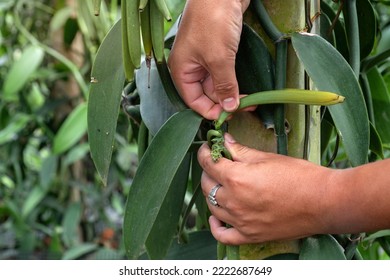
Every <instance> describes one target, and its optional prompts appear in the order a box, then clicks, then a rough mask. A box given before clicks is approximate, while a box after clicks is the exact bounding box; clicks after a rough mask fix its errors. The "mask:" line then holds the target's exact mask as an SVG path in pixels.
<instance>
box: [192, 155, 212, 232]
mask: <svg viewBox="0 0 390 280" xmlns="http://www.w3.org/2000/svg"><path fill="white" fill-rule="evenodd" d="M202 172H203V169H202V167H201V166H200V164H199V162H198V158H197V157H196V154H195V155H194V156H193V157H192V165H191V179H192V192H193V195H196V198H195V199H196V200H195V206H196V209H197V211H198V217H197V218H199V219H200V220H201V222H202V224H203V225H204V226H205V227H206V228H209V222H208V218H209V215H210V214H209V210H208V207H207V203H206V200H205V198H204V196H203V194H202V189H201V186H200V180H201V177H202ZM196 192H198V194H197V193H196Z"/></svg>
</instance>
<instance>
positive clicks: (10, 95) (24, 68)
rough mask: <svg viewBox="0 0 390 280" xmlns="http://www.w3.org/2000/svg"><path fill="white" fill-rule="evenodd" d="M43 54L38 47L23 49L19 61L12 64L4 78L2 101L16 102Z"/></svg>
mask: <svg viewBox="0 0 390 280" xmlns="http://www.w3.org/2000/svg"><path fill="white" fill-rule="evenodd" d="M43 56H44V52H43V50H42V48H40V47H39V46H35V45H33V46H29V47H27V48H26V49H24V51H23V53H22V55H21V57H20V58H19V60H17V61H15V62H14V63H13V64H12V67H11V69H10V70H9V72H8V74H7V75H6V77H5V80H4V85H3V100H5V101H18V100H19V97H18V92H19V90H21V89H22V88H23V87H24V85H25V84H26V83H27V81H28V80H29V78H30V77H31V75H32V74H33V73H35V71H36V70H37V69H38V67H39V66H40V65H41V63H42V60H43Z"/></svg>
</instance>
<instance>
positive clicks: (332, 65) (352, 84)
mask: <svg viewBox="0 0 390 280" xmlns="http://www.w3.org/2000/svg"><path fill="white" fill-rule="evenodd" d="M292 44H293V47H294V49H295V51H296V53H297V55H298V57H299V59H300V61H301V62H302V64H303V66H304V68H305V69H306V71H307V73H308V74H309V76H310V78H311V79H312V80H313V82H314V84H315V86H316V87H317V88H318V89H319V90H323V91H330V92H335V93H338V94H340V95H343V96H344V97H345V101H344V103H342V104H337V105H333V106H329V108H328V109H329V111H330V113H331V115H332V118H333V120H334V123H335V125H336V128H337V130H338V131H339V132H340V134H341V137H342V140H343V143H344V146H345V150H346V153H347V155H348V158H349V161H350V163H351V165H352V166H357V165H361V164H364V163H366V162H367V154H368V147H369V137H370V136H369V122H368V114H367V108H366V105H365V101H364V98H363V93H362V91H361V88H360V86H359V82H358V81H357V79H356V77H355V75H354V73H353V71H352V69H351V67H350V66H349V65H348V63H347V62H346V61H345V59H344V58H343V57H342V56H341V54H340V53H339V52H338V51H337V50H336V49H335V48H334V47H333V46H332V45H331V44H329V43H328V42H327V41H326V40H325V39H323V38H321V37H319V36H316V35H313V34H307V33H294V34H293V35H292Z"/></svg>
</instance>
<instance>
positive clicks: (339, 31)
mask: <svg viewBox="0 0 390 280" xmlns="http://www.w3.org/2000/svg"><path fill="white" fill-rule="evenodd" d="M321 12H323V13H324V14H326V15H327V16H328V18H329V20H330V21H331V22H333V21H335V25H334V27H333V30H327V31H326V32H332V33H333V34H334V38H335V47H336V48H337V50H338V51H339V52H340V53H341V54H342V56H343V57H344V58H345V59H348V57H349V51H348V43H347V34H346V32H345V28H344V25H343V24H342V22H341V20H340V18H338V19H336V12H335V11H334V10H333V9H332V8H331V7H330V6H329V5H328V4H327V3H326V2H325V1H321ZM322 32H325V31H322Z"/></svg>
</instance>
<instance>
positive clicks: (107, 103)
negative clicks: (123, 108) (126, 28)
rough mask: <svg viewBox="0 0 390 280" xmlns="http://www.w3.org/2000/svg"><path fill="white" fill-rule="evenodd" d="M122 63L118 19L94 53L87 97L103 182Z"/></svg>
mask: <svg viewBox="0 0 390 280" xmlns="http://www.w3.org/2000/svg"><path fill="white" fill-rule="evenodd" d="M122 63H123V62H122V44H121V24H120V22H119V21H118V22H117V23H116V24H115V25H114V27H113V28H112V29H111V30H110V31H109V33H108V34H107V36H106V37H105V39H104V41H103V42H102V44H101V46H100V48H99V50H98V52H97V54H96V59H95V62H94V64H93V67H92V77H91V80H92V81H93V82H92V83H91V88H90V93H89V100H88V136H89V144H90V149H91V156H92V159H93V161H94V163H95V166H96V169H97V170H98V172H99V174H100V176H101V178H102V180H103V183H104V184H106V183H107V176H108V170H109V167H110V163H111V156H112V150H113V145H114V137H115V132H116V126H117V120H118V114H119V108H120V100H121V92H122V88H123V84H124V81H125V76H124V71H123V64H122Z"/></svg>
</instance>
